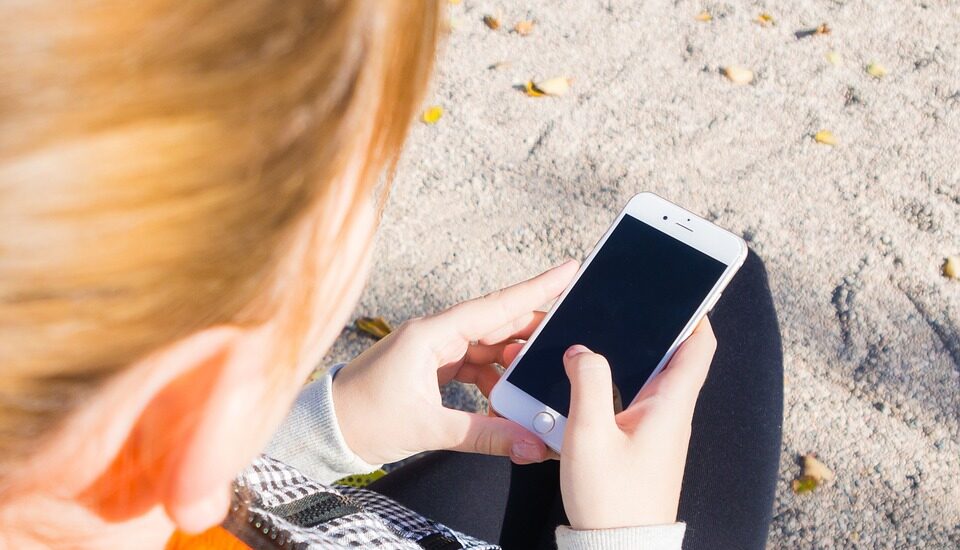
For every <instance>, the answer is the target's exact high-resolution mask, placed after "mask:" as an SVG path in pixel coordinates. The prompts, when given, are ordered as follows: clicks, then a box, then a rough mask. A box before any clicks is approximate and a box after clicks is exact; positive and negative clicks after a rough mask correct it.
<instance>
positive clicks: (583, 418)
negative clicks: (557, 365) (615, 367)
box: [563, 345, 614, 429]
mask: <svg viewBox="0 0 960 550" xmlns="http://www.w3.org/2000/svg"><path fill="white" fill-rule="evenodd" d="M563 366H564V367H565V368H566V371H567V377H568V378H570V389H571V393H570V414H569V415H568V425H570V426H573V427H576V426H584V427H587V426H589V427H590V428H591V429H604V428H606V427H608V426H613V425H614V410H613V379H612V375H611V374H610V365H609V364H607V360H606V359H604V358H603V356H602V355H597V354H596V353H593V352H592V351H590V350H589V349H587V347H586V346H581V345H575V346H570V348H569V349H567V351H566V353H564V354H563Z"/></svg>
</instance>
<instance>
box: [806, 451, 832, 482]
mask: <svg viewBox="0 0 960 550" xmlns="http://www.w3.org/2000/svg"><path fill="white" fill-rule="evenodd" d="M807 476H809V477H812V478H813V479H815V480H817V485H822V484H823V483H829V482H831V481H833V480H834V479H835V478H836V475H835V474H834V473H833V470H831V469H830V468H827V465H826V464H824V463H823V462H820V460H818V459H817V455H815V454H813V453H807V454H805V455H803V477H807Z"/></svg>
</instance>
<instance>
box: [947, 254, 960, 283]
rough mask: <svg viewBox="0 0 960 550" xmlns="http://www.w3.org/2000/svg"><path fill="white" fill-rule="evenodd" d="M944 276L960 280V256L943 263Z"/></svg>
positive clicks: (949, 257) (951, 257)
mask: <svg viewBox="0 0 960 550" xmlns="http://www.w3.org/2000/svg"><path fill="white" fill-rule="evenodd" d="M943 275H944V276H945V277H949V278H951V279H960V256H948V257H947V259H946V261H945V262H943Z"/></svg>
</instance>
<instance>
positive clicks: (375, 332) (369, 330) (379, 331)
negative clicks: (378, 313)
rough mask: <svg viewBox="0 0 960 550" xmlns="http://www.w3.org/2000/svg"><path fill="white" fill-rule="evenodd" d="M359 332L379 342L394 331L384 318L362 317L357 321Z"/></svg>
mask: <svg viewBox="0 0 960 550" xmlns="http://www.w3.org/2000/svg"><path fill="white" fill-rule="evenodd" d="M355 324H356V325H357V330H359V331H360V332H364V333H366V334H369V335H370V336H373V337H374V338H376V339H377V340H379V339H381V338H383V337H384V336H386V335H388V334H390V333H391V332H392V331H393V329H392V328H390V324H389V323H387V321H386V320H384V318H383V317H361V318H359V319H357V320H356V322H355Z"/></svg>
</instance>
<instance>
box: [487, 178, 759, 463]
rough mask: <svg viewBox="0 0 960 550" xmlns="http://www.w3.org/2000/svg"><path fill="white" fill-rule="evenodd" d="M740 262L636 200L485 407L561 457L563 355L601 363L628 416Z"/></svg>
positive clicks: (708, 228) (738, 251)
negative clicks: (583, 349)
mask: <svg viewBox="0 0 960 550" xmlns="http://www.w3.org/2000/svg"><path fill="white" fill-rule="evenodd" d="M746 257H747V244H746V243H745V242H744V241H743V239H741V238H740V237H738V236H736V235H734V234H733V233H730V232H729V231H727V230H725V229H722V228H720V227H718V226H716V225H714V224H713V223H711V222H709V221H707V220H705V219H703V218H701V217H699V216H697V215H696V214H693V213H691V212H688V211H687V210H685V209H683V208H681V207H680V206H677V205H676V204H673V203H671V202H669V201H667V200H666V199H663V198H661V197H659V196H658V195H655V194H653V193H640V194H639V195H636V196H634V197H633V198H632V199H630V202H629V203H627V206H626V207H625V208H624V209H623V210H622V211H621V212H620V214H619V215H618V216H617V218H616V220H614V222H613V224H612V225H611V226H610V228H609V229H608V230H607V232H606V234H604V235H603V237H602V238H601V239H600V241H599V242H598V243H597V245H596V246H595V247H594V249H593V251H592V252H591V253H590V255H589V256H587V259H586V260H585V261H584V262H583V265H582V266H581V267H580V270H579V271H578V272H577V275H576V277H574V279H573V282H572V283H570V286H569V287H567V289H566V290H565V291H564V292H563V294H561V295H560V297H559V298H558V299H557V301H556V302H555V303H554V304H553V307H552V308H551V309H550V311H549V312H548V313H547V315H546V317H545V318H544V320H543V322H542V323H541V324H540V326H539V327H538V328H537V330H536V331H535V332H534V333H533V334H532V335H531V336H530V339H529V340H527V343H526V344H525V345H524V347H523V349H522V350H521V351H520V353H519V354H518V355H517V357H516V359H514V361H513V363H511V364H510V366H509V367H508V368H507V370H506V372H504V374H503V376H502V377H501V378H500V381H499V382H498V383H497V385H496V386H494V388H493V390H492V392H491V393H490V404H491V406H492V407H493V409H494V410H495V411H496V412H497V413H498V414H500V415H501V416H503V417H506V418H509V419H510V420H513V421H514V422H517V423H519V424H520V425H522V426H524V427H526V428H527V429H528V430H530V431H532V432H533V433H535V434H538V435H539V436H540V438H542V439H543V441H544V442H545V443H546V444H547V445H548V446H549V447H550V448H552V449H554V450H555V451H557V452H560V451H561V448H562V446H563V432H564V428H565V425H566V416H567V414H568V412H569V407H570V382H569V380H568V379H567V375H566V373H565V371H564V367H563V354H564V352H565V351H566V350H567V348H569V347H570V346H572V345H574V344H582V345H585V346H587V347H588V348H590V349H591V350H592V351H594V352H596V353H599V354H601V355H603V356H604V357H606V359H607V361H608V362H609V363H610V368H611V370H612V373H613V383H614V388H613V395H612V396H611V398H612V399H613V400H614V407H615V409H616V410H618V411H619V410H622V409H624V408H626V407H628V406H629V405H630V403H631V402H632V401H633V399H634V398H635V397H636V396H637V394H638V393H639V392H640V389H641V388H642V387H643V386H644V385H645V384H646V383H647V382H648V381H649V380H650V379H651V378H653V377H654V376H656V375H657V373H658V372H660V370H662V369H663V367H664V366H665V365H666V364H667V362H669V361H670V357H672V356H673V353H674V352H675V351H676V350H677V348H678V347H679V346H680V344H681V343H682V342H683V341H684V340H685V339H686V338H687V337H688V336H690V334H691V333H692V332H693V329H694V328H695V327H696V326H697V323H699V322H700V319H701V318H703V316H704V315H706V314H707V312H708V311H710V309H711V308H712V307H713V305H714V304H715V303H716V302H717V300H718V299H720V294H721V293H722V292H723V289H724V288H725V287H726V286H727V283H729V282H730V280H731V279H732V278H733V275H734V274H735V273H736V272H737V270H738V269H739V268H740V266H741V265H743V262H744V260H745V259H746Z"/></svg>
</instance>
